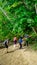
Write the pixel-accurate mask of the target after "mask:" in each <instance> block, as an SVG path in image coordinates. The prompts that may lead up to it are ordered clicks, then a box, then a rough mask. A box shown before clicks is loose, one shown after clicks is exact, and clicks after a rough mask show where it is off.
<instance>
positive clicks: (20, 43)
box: [18, 37, 23, 49]
mask: <svg viewBox="0 0 37 65" xmlns="http://www.w3.org/2000/svg"><path fill="white" fill-rule="evenodd" d="M22 41H23V40H22V37H20V39H19V41H18V42H19V45H20V49H21V48H22Z"/></svg>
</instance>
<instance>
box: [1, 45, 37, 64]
mask: <svg viewBox="0 0 37 65" xmlns="http://www.w3.org/2000/svg"><path fill="white" fill-rule="evenodd" d="M0 65H37V52H34V51H32V50H30V49H29V48H27V47H25V48H24V49H18V47H16V49H14V47H13V46H10V47H9V53H5V49H0Z"/></svg>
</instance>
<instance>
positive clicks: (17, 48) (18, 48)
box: [6, 48, 25, 54]
mask: <svg viewBox="0 0 37 65" xmlns="http://www.w3.org/2000/svg"><path fill="white" fill-rule="evenodd" d="M22 49H25V48H21V49H20V48H17V49H15V50H12V51H8V53H12V52H15V51H17V50H22ZM6 54H7V53H6Z"/></svg>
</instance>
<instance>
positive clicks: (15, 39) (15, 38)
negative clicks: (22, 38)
mask: <svg viewBox="0 0 37 65" xmlns="http://www.w3.org/2000/svg"><path fill="white" fill-rule="evenodd" d="M13 41H14V47H15V46H16V43H17V37H16V36H15V37H14V39H13Z"/></svg>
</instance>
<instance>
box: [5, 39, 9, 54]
mask: <svg viewBox="0 0 37 65" xmlns="http://www.w3.org/2000/svg"><path fill="white" fill-rule="evenodd" d="M8 43H9V40H8V39H7V40H5V41H4V45H5V48H6V52H7V53H8Z"/></svg>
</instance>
